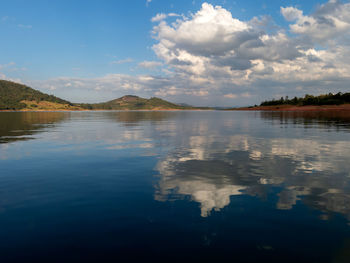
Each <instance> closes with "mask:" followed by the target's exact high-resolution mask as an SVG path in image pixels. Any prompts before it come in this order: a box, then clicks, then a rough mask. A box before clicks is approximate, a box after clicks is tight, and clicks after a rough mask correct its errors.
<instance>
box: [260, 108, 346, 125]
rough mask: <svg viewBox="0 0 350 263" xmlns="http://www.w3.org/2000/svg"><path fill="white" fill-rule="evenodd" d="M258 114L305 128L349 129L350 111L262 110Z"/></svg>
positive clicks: (281, 122) (268, 118)
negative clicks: (314, 126)
mask: <svg viewBox="0 0 350 263" xmlns="http://www.w3.org/2000/svg"><path fill="white" fill-rule="evenodd" d="M260 116H261V118H263V119H267V120H271V121H279V123H280V124H303V125H304V127H305V128H307V127H310V126H312V125H317V126H318V127H336V128H346V129H350V111H319V112H315V111H295V112H293V111H290V112H288V111H281V112H273V111H262V112H260Z"/></svg>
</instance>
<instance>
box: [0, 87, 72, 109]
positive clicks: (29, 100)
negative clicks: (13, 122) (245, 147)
mask: <svg viewBox="0 0 350 263" xmlns="http://www.w3.org/2000/svg"><path fill="white" fill-rule="evenodd" d="M42 105H48V107H50V108H52V107H53V105H55V107H57V106H63V105H65V107H69V106H72V104H71V103H70V102H69V101H66V100H62V99H60V98H57V97H55V96H53V95H48V94H45V93H42V92H40V91H38V90H35V89H32V88H29V87H27V86H25V85H22V84H18V83H15V82H11V81H6V80H0V110H22V109H27V108H30V107H32V108H40V107H41V106H42ZM58 108H60V107H58Z"/></svg>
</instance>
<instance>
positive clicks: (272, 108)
mask: <svg viewBox="0 0 350 263" xmlns="http://www.w3.org/2000/svg"><path fill="white" fill-rule="evenodd" d="M226 111H293V112H294V111H315V112H317V111H350V104H342V105H320V106H318V105H307V106H296V105H275V106H257V107H242V108H233V109H227V110H226Z"/></svg>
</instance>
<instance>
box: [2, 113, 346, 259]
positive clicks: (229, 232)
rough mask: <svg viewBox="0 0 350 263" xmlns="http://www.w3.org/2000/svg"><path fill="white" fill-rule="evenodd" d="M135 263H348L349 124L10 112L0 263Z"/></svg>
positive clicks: (311, 116) (320, 119)
mask: <svg viewBox="0 0 350 263" xmlns="http://www.w3.org/2000/svg"><path fill="white" fill-rule="evenodd" d="M136 260H137V261H146V260H152V261H153V262H172V261H176V262H179V261H184V262H185V261H186V262H187V261H196V262H198V261H201V262H205V261H214V262H228V261H230V262H350V113H341V112H338V113H336V112H334V113H332V112H323V113H313V112H305V113H302V112H289V113H288V112H224V111H164V112H162V111H159V112H151V111H139V112H118V111H111V112H2V113H0V262H120V261H136Z"/></svg>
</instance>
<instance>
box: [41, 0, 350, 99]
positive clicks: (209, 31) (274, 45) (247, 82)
mask: <svg viewBox="0 0 350 263" xmlns="http://www.w3.org/2000/svg"><path fill="white" fill-rule="evenodd" d="M281 13H282V15H283V16H284V17H285V19H286V20H287V21H289V22H290V27H289V31H290V32H291V33H293V34H289V32H287V29H285V30H283V29H281V28H278V27H276V26H275V27H273V29H272V30H271V28H272V27H271V26H270V24H271V23H272V22H269V19H268V18H266V17H262V18H256V17H254V18H252V19H251V20H249V21H242V20H239V19H237V18H234V17H233V16H232V14H231V13H230V12H229V11H228V10H226V9H225V8H223V7H220V6H213V5H210V4H208V3H204V4H203V5H202V7H201V9H200V10H199V11H198V12H196V13H194V14H190V15H188V16H187V17H185V16H179V17H178V18H177V19H176V21H175V22H173V21H171V22H168V21H167V18H169V17H170V16H175V15H176V14H162V13H161V14H158V15H156V16H155V17H154V18H153V19H152V20H153V21H154V22H157V24H156V25H155V26H154V27H153V30H152V32H153V37H154V39H155V41H156V43H155V44H154V45H153V50H154V52H155V54H156V55H157V57H158V59H159V60H160V61H161V62H160V61H143V62H141V63H139V65H138V66H139V67H142V68H149V69H152V68H155V67H160V66H161V63H162V64H163V68H162V71H163V72H165V75H164V76H144V75H142V76H137V75H136V76H128V75H121V74H110V75H106V76H103V77H100V78H95V79H74V78H66V79H63V78H57V79H52V80H48V81H46V82H41V85H44V86H45V87H47V86H48V85H49V84H52V85H54V86H55V87H57V90H56V91H57V92H59V91H60V87H62V88H63V89H64V84H66V82H69V83H72V86H71V87H70V89H71V90H73V89H78V90H81V89H82V88H83V87H84V89H85V90H88V91H89V92H91V91H92V90H94V89H95V88H96V87H97V86H98V85H100V87H101V90H103V91H104V92H105V93H106V94H108V96H119V95H124V94H123V93H124V92H125V91H127V90H134V91H135V92H138V95H145V96H154V95H157V96H162V97H164V98H165V99H171V100H173V101H175V102H185V103H189V104H192V105H222V106H230V105H227V104H226V105H223V103H228V101H230V100H228V99H230V98H231V99H234V97H235V96H237V99H235V100H231V101H233V102H234V103H235V104H233V105H232V106H239V105H249V104H256V103H259V102H260V101H262V100H265V99H269V98H273V97H276V96H277V95H279V96H280V95H281V94H283V95H289V96H290V97H291V96H302V95H304V94H305V93H311V94H319V93H328V92H338V91H342V92H346V91H349V86H348V85H349V82H350V62H349V59H348V58H349V57H350V41H349V35H350V26H349V25H350V4H342V3H340V2H338V1H330V2H328V3H326V4H323V5H320V6H319V7H318V8H317V9H316V10H315V11H314V12H313V13H311V14H305V13H304V12H302V11H301V10H300V9H298V8H295V7H281ZM176 16H177V15H176ZM269 23H270V24H269ZM129 62H132V60H131V59H130V58H129V59H123V60H117V61H114V62H112V63H114V64H121V63H129ZM75 81H79V82H82V83H83V85H75V84H74V83H75ZM57 82H58V83H57ZM35 84H36V85H37V86H38V82H37V83H35ZM100 94H102V92H101V93H100ZM105 96H107V95H105ZM91 97H95V98H96V95H95V94H94V95H91ZM238 98H239V99H238ZM102 99H103V98H99V100H102Z"/></svg>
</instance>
